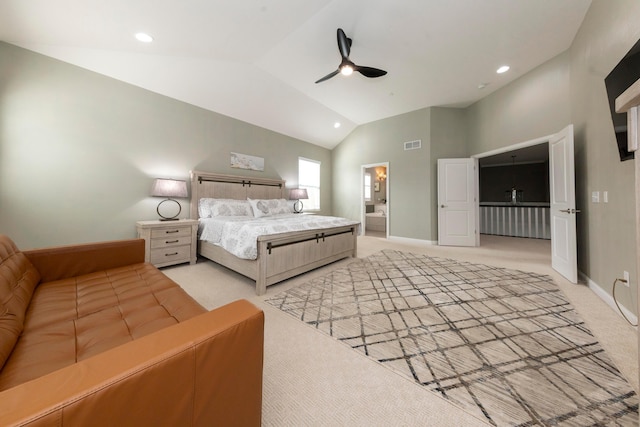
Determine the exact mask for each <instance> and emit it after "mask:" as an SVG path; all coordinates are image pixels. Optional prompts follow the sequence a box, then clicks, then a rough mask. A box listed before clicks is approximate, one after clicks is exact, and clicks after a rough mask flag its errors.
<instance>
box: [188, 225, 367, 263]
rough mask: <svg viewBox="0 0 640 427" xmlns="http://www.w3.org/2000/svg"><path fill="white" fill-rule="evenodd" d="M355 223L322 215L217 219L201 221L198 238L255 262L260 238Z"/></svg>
mask: <svg viewBox="0 0 640 427" xmlns="http://www.w3.org/2000/svg"><path fill="white" fill-rule="evenodd" d="M354 224H359V222H358V221H352V220H350V219H346V218H339V217H335V216H321V215H299V214H282V215H273V216H265V217H260V218H253V217H246V216H217V217H213V218H200V223H199V226H198V238H199V239H200V240H206V241H208V242H211V243H213V244H215V245H218V246H221V247H222V248H224V249H225V250H226V251H227V252H230V253H232V254H233V255H235V256H237V257H238V258H242V259H256V258H257V257H258V237H259V236H264V235H269V234H278V233H287V232H289V231H301V230H316V229H322V228H330V227H338V226H343V225H354Z"/></svg>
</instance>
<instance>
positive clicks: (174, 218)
mask: <svg viewBox="0 0 640 427" xmlns="http://www.w3.org/2000/svg"><path fill="white" fill-rule="evenodd" d="M165 202H173V203H175V204H176V205H178V212H177V213H176V214H175V215H173V216H168V215H162V214H161V213H160V206H161V205H162V204H163V203H165ZM166 209H167V207H166V206H165V207H164V208H163V210H166ZM156 212H158V216H160V221H177V220H178V219H179V218H178V215H180V212H182V206H181V205H180V203H179V202H178V201H177V200H173V199H165V200H163V201H161V202H160V203H158V207H157V208H156ZM165 214H166V212H165Z"/></svg>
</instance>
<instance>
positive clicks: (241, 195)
mask: <svg viewBox="0 0 640 427" xmlns="http://www.w3.org/2000/svg"><path fill="white" fill-rule="evenodd" d="M203 197H212V198H216V199H239V200H246V199H247V197H248V198H250V199H286V190H285V181H284V180H282V179H272V178H256V177H249V176H238V175H224V174H219V173H210V172H200V171H191V213H190V217H191V219H198V200H200V199H201V198H203Z"/></svg>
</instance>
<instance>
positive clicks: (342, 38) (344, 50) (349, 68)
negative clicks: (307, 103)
mask: <svg viewBox="0 0 640 427" xmlns="http://www.w3.org/2000/svg"><path fill="white" fill-rule="evenodd" d="M338 50H340V55H341V56H342V62H340V66H339V67H338V69H337V70H336V71H334V72H332V73H329V74H327V75H326V76H324V77H323V78H321V79H320V80H318V81H317V82H316V83H320V82H323V81H325V80H329V79H330V78H331V77H334V76H336V75H337V74H338V73H342V75H344V76H348V75H350V74H351V73H353V72H354V71H357V72H359V73H360V74H362V75H363V76H365V77H372V78H373V77H381V76H384V75H385V74H387V72H386V71H384V70H380V69H378V68H373V67H363V66H360V65H356V64H354V63H353V62H352V61H351V60H350V59H349V53H350V51H351V39H350V38H348V37H347V35H346V34H345V33H344V31H342V29H341V28H338Z"/></svg>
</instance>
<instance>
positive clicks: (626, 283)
mask: <svg viewBox="0 0 640 427" xmlns="http://www.w3.org/2000/svg"><path fill="white" fill-rule="evenodd" d="M622 278H623V279H624V280H626V282H624V285H625V286H626V287H627V288H628V287H629V272H628V271H625V272H623V273H622Z"/></svg>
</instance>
